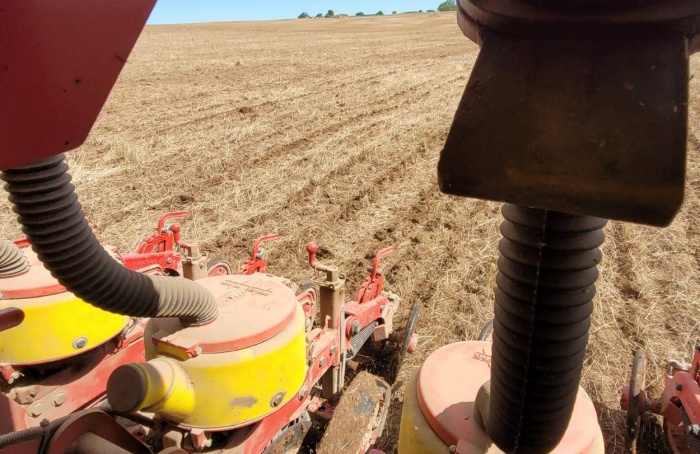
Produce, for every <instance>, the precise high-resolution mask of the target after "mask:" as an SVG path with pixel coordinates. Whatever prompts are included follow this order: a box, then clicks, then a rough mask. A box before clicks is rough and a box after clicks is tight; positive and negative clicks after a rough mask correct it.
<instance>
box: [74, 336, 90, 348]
mask: <svg viewBox="0 0 700 454" xmlns="http://www.w3.org/2000/svg"><path fill="white" fill-rule="evenodd" d="M87 343H88V339H87V337H85V336H80V337H78V338H77V339H75V340H74V341H73V348H75V349H76V350H79V349H81V348H83V347H85V346H86V345H87Z"/></svg>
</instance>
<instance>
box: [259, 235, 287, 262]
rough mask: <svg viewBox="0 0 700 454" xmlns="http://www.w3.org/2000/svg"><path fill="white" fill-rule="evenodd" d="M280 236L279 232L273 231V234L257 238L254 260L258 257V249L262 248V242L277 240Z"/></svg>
mask: <svg viewBox="0 0 700 454" xmlns="http://www.w3.org/2000/svg"><path fill="white" fill-rule="evenodd" d="M279 237H280V236H279V233H273V234H272V235H265V236H261V237H260V238H258V239H257V240H255V243H253V260H255V259H256V258H257V257H258V250H259V249H260V245H261V244H263V243H265V242H267V241H272V240H276V239H278V238H279Z"/></svg>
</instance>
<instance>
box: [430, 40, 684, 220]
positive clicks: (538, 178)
mask: <svg viewBox="0 0 700 454" xmlns="http://www.w3.org/2000/svg"><path fill="white" fill-rule="evenodd" d="M482 32H483V36H481V39H483V43H482V49H481V52H480V54H479V57H478V59H477V61H476V63H475V66H474V69H473V71H472V74H471V77H470V79H469V82H468V85H467V89H466V91H465V93H464V96H463V98H462V101H461V103H460V105H459V108H458V110H457V113H456V115H455V119H454V122H453V125H452V128H451V130H450V133H449V136H448V139H447V142H446V144H445V147H444V150H443V151H442V153H441V156H440V162H439V165H438V176H439V182H440V188H441V190H442V191H443V192H445V193H448V194H454V195H460V196H466V197H475V198H481V199H488V200H497V201H504V202H509V203H514V204H519V205H525V206H530V207H535V208H546V209H552V210H557V211H562V212H565V213H572V214H580V215H590V216H596V217H602V218H611V219H619V220H626V221H632V222H638V223H644V224H652V225H667V224H669V223H670V222H671V221H672V219H673V217H674V216H675V214H676V212H677V211H678V209H679V208H680V206H681V203H682V201H683V186H684V176H685V153H686V134H687V131H686V130H687V117H688V106H687V102H688V55H687V52H686V51H687V49H686V44H687V42H686V39H685V38H684V37H672V36H664V37H657V36H654V37H650V36H644V35H642V36H636V35H633V34H630V35H614V36H580V37H579V39H561V40H552V39H546V38H526V37H515V36H509V35H504V34H499V33H496V32H493V31H482Z"/></svg>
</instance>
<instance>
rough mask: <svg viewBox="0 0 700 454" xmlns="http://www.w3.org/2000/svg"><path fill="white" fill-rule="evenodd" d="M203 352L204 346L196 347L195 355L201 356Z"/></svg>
mask: <svg viewBox="0 0 700 454" xmlns="http://www.w3.org/2000/svg"><path fill="white" fill-rule="evenodd" d="M201 354H202V347H197V348H195V349H194V356H199V355H201Z"/></svg>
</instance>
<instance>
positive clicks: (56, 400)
mask: <svg viewBox="0 0 700 454" xmlns="http://www.w3.org/2000/svg"><path fill="white" fill-rule="evenodd" d="M66 397H67V394H66V393H65V392H64V391H60V392H58V393H56V395H55V396H54V397H53V400H52V401H51V403H52V404H53V406H54V407H60V406H61V405H63V403H64V402H65V401H66Z"/></svg>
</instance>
